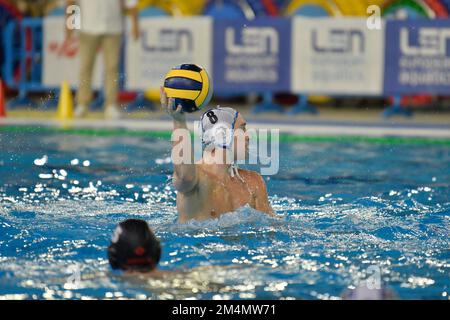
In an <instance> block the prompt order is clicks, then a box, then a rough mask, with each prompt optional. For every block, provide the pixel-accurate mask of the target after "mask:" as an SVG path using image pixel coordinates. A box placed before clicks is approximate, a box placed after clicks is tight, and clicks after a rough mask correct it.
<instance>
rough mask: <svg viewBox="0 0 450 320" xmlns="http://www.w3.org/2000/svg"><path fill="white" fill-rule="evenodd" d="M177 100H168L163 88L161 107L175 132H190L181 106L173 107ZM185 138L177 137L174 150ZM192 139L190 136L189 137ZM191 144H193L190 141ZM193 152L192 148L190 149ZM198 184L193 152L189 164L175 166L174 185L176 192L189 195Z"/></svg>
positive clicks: (181, 155) (176, 164) (175, 137)
mask: <svg viewBox="0 0 450 320" xmlns="http://www.w3.org/2000/svg"><path fill="white" fill-rule="evenodd" d="M174 103H175V100H174V99H172V98H167V95H166V92H165V91H164V88H163V87H161V106H162V108H163V109H164V111H166V112H167V113H168V114H169V115H170V116H171V117H172V119H173V130H174V131H175V130H177V129H185V130H186V132H188V127H187V125H186V117H185V115H184V114H183V113H182V112H181V109H182V108H181V106H178V107H177V108H176V109H175V108H174V107H173V105H174ZM184 138H188V137H187V136H186V135H185V136H182V135H175V136H174V140H173V141H172V142H173V144H172V150H173V149H174V148H175V147H176V146H177V145H178V144H180V143H182V142H183V139H184ZM189 139H190V136H189ZM189 143H191V142H190V141H189ZM190 150H192V148H190ZM183 152H184V151H183V150H182V151H180V153H181V154H179V156H180V157H183V154H182V153H183ZM197 182H198V177H197V169H196V165H195V164H194V155H193V153H192V152H191V155H190V161H189V163H180V164H178V163H175V162H174V165H173V185H174V188H175V190H177V191H179V192H182V193H187V192H190V191H192V190H193V189H194V188H195V187H196V186H197Z"/></svg>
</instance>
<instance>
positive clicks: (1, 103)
mask: <svg viewBox="0 0 450 320" xmlns="http://www.w3.org/2000/svg"><path fill="white" fill-rule="evenodd" d="M5 100H6V98H5V89H4V88H3V81H1V80H0V118H2V117H6V105H5Z"/></svg>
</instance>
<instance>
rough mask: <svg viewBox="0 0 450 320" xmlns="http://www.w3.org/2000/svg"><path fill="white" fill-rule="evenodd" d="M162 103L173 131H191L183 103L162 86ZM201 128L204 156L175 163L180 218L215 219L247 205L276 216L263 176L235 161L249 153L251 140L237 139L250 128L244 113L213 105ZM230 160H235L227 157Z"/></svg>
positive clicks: (175, 184) (175, 185)
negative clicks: (171, 122)
mask: <svg viewBox="0 0 450 320" xmlns="http://www.w3.org/2000/svg"><path fill="white" fill-rule="evenodd" d="M161 105H162V108H163V109H164V110H165V111H167V113H169V115H171V117H172V119H173V126H174V130H178V129H184V130H186V131H187V130H188V128H187V125H186V118H185V114H184V113H183V111H182V106H181V105H177V106H176V107H175V99H173V98H168V97H167V94H166V92H165V90H164V88H161ZM201 130H202V143H203V146H204V150H203V154H202V159H201V160H200V161H198V162H196V163H194V161H193V160H192V161H190V162H188V163H176V162H175V161H174V171H173V184H174V187H175V189H176V190H177V191H178V193H177V209H178V214H179V219H178V222H180V223H183V222H186V221H188V220H191V219H196V220H205V219H210V218H217V217H219V216H220V215H221V214H223V213H227V212H231V211H234V210H236V209H238V208H239V207H242V206H245V205H250V206H251V207H252V208H254V209H256V210H258V211H261V212H264V213H267V214H269V215H274V213H273V210H272V208H271V206H270V204H269V200H268V197H267V189H266V184H265V182H264V180H263V178H262V176H261V175H260V174H259V173H257V172H255V171H250V170H243V169H240V168H237V166H236V165H235V164H234V161H236V160H237V159H238V158H239V157H242V155H243V154H246V153H247V151H248V139H247V138H245V139H244V141H245V142H244V143H240V142H242V139H240V138H239V134H241V136H242V133H244V134H245V131H246V122H245V119H244V118H243V116H242V115H241V114H240V113H239V112H237V111H236V110H234V109H232V108H220V107H217V108H214V109H210V110H208V111H206V112H205V113H204V114H203V115H202V117H201ZM182 142H183V138H179V139H176V140H175V141H173V146H172V148H176V147H177V145H178V144H179V143H182ZM189 143H190V142H189ZM230 155H231V156H230ZM225 158H226V159H225ZM191 159H193V155H192V157H191ZM217 159H219V160H221V159H224V160H225V161H217ZM229 159H231V161H226V160H229Z"/></svg>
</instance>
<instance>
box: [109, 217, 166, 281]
mask: <svg viewBox="0 0 450 320" xmlns="http://www.w3.org/2000/svg"><path fill="white" fill-rule="evenodd" d="M160 257H161V245H160V243H159V240H158V239H157V238H156V236H155V235H154V233H153V232H152V230H151V229H150V227H149V226H148V224H147V222H145V221H143V220H138V219H128V220H125V221H123V222H121V223H119V225H118V226H117V227H116V229H115V230H114V233H113V236H112V239H111V244H110V245H109V247H108V260H109V264H110V265H111V267H112V268H113V269H116V270H125V271H137V272H145V273H152V274H155V275H156V274H157V273H158V270H157V265H158V263H159V259H160Z"/></svg>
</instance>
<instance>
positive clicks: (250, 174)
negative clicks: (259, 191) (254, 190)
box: [239, 168, 264, 183]
mask: <svg viewBox="0 0 450 320" xmlns="http://www.w3.org/2000/svg"><path fill="white" fill-rule="evenodd" d="M239 174H240V175H241V176H242V177H243V178H244V179H251V180H252V181H254V182H257V183H261V182H264V179H263V177H262V176H261V175H260V174H259V173H258V172H256V171H253V170H247V169H241V168H239Z"/></svg>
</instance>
